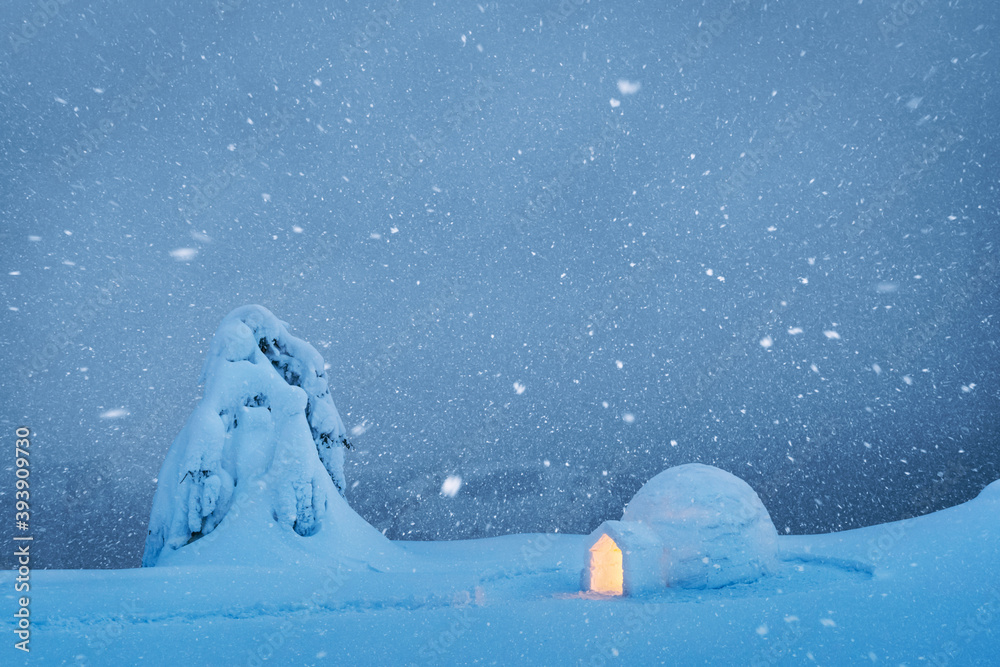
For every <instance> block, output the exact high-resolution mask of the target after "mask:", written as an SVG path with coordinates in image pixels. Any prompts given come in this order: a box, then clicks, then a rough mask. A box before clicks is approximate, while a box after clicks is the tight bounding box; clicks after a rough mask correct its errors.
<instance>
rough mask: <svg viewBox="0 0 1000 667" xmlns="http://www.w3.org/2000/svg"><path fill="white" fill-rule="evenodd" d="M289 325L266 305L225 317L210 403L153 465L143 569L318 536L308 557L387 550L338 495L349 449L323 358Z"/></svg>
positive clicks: (206, 379)
mask: <svg viewBox="0 0 1000 667" xmlns="http://www.w3.org/2000/svg"><path fill="white" fill-rule="evenodd" d="M287 326H288V325H287V324H285V323H284V322H281V321H280V320H278V319H277V318H276V317H275V316H274V315H273V314H271V312H270V311H268V310H267V309H266V308H263V307H261V306H244V307H241V308H237V309H236V310H234V311H233V312H232V313H230V314H229V315H228V316H227V317H226V318H225V319H224V320H223V321H222V324H221V325H220V326H219V329H218V331H217V332H216V334H215V337H214V338H213V340H212V343H211V346H210V348H209V352H208V358H207V360H206V361H205V366H204V369H203V371H202V375H201V381H202V382H203V383H204V384H205V396H204V398H203V399H202V400H201V402H200V403H199V404H198V406H197V407H196V408H195V410H194V412H193V413H192V414H191V416H190V417H189V418H188V421H187V423H186V424H185V425H184V428H183V429H182V430H181V432H180V434H179V435H178V436H177V438H176V439H175V440H174V442H173V444H172V445H171V446H170V449H169V451H168V452H167V456H166V459H165V461H164V463H163V467H162V468H161V469H160V475H159V478H158V480H159V481H158V485H157V489H156V494H155V496H154V498H153V508H152V512H151V514H150V520H149V533H148V535H147V538H146V549H145V553H144V555H143V566H146V567H149V566H154V565H159V564H163V560H164V558H166V557H167V556H168V555H170V554H172V553H173V552H179V551H184V552H186V553H188V554H191V555H196V553H200V552H202V551H208V552H212V553H213V554H214V555H215V556H217V557H220V558H221V559H222V560H225V559H226V554H227V549H235V550H238V551H246V552H247V553H246V555H245V558H247V559H251V560H252V554H253V553H256V554H258V555H262V556H263V555H265V553H266V552H267V549H266V548H264V547H262V546H261V545H262V544H267V545H280V547H281V548H286V547H288V546H289V544H294V543H295V541H296V539H301V538H309V539H314V536H318V535H321V536H322V539H319V540H318V543H316V544H314V545H313V546H312V547H311V548H309V549H306V551H307V552H308V551H311V550H318V551H317V553H320V554H322V553H323V552H324V551H325V552H327V553H328V552H329V551H330V550H331V549H334V550H336V549H337V547H344V548H346V547H347V546H351V547H352V548H354V549H355V550H356V548H357V547H358V546H359V545H358V544H351V543H352V542H358V541H360V542H363V543H364V544H365V546H367V547H372V546H375V547H377V548H379V547H386V546H387V545H388V540H386V539H385V538H384V537H383V536H382V535H381V534H380V533H378V532H377V531H375V529H374V528H372V527H371V526H369V525H368V524H367V523H365V522H364V520H363V519H361V517H359V516H357V514H355V513H354V511H353V510H351V508H350V506H348V504H347V502H346V500H345V499H344V497H343V495H344V472H343V463H344V449H345V448H347V447H349V446H350V445H349V444H348V442H347V438H346V430H345V429H344V424H343V422H342V421H341V418H340V415H339V413H338V412H337V408H336V407H335V406H334V404H333V399H332V398H331V396H330V388H329V385H328V384H327V380H326V376H325V372H324V363H323V358H322V356H320V354H319V353H318V352H317V351H316V349H315V348H313V347H312V346H311V345H309V344H308V343H306V342H305V341H303V340H300V339H298V338H296V337H295V336H292V335H291V334H290V333H288V329H287ZM224 528H226V529H227V530H226V531H223V530H222V529H224ZM217 532H218V533H223V532H224V533H225V537H224V539H220V540H217V539H215V538H217V537H219V535H218V534H216V533H217ZM210 533H212V538H213V539H207V538H206V536H208V535H209V534H210ZM208 543H211V544H210V547H211V548H207V549H206V548H205V547H206V545H207V544H208ZM220 543H221V544H220ZM188 545H190V546H188ZM227 545H228V546H227ZM299 546H301V545H299ZM268 548H269V547H268ZM280 553H281V550H280V549H279V548H275V549H274V551H273V554H272V555H273V556H275V557H278V554H280ZM286 553H288V552H286ZM202 560H204V557H203V558H202ZM264 560H267V557H264Z"/></svg>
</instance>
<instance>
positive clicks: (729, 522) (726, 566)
mask: <svg viewBox="0 0 1000 667" xmlns="http://www.w3.org/2000/svg"><path fill="white" fill-rule="evenodd" d="M777 542H778V533H777V531H776V530H775V528H774V524H773V523H772V522H771V517H770V516H769V515H768V513H767V509H766V508H765V507H764V504H763V503H762V502H761V501H760V498H759V497H757V494H756V493H755V492H754V490H753V489H752V488H750V486H749V485H748V484H747V483H746V482H744V481H743V480H741V479H740V478H739V477H736V476H735V475H731V474H730V473H728V472H726V471H724V470H720V469H719V468H715V467H713V466H708V465H702V464H700V463H689V464H686V465H681V466H676V467H674V468H669V469H667V470H664V471H663V472H661V473H660V474H658V475H657V476H656V477H654V478H653V479H651V480H649V481H648V482H647V483H646V484H645V485H644V486H643V487H642V488H641V489H639V491H638V492H637V493H636V494H635V496H634V497H633V498H632V500H631V501H630V502H629V504H628V506H627V507H626V508H625V513H624V515H623V516H622V518H621V520H620V521H605V522H604V523H602V524H601V525H600V526H598V527H597V530H595V531H594V532H593V533H591V535H590V538H589V539H588V540H587V541H586V543H585V552H584V567H583V572H582V577H581V578H582V582H581V583H582V588H583V590H584V591H589V592H594V593H603V594H606V595H641V594H644V593H650V592H654V591H656V590H658V589H662V588H665V587H674V588H719V587H721V586H726V585H728V584H733V583H739V582H748V581H754V580H756V579H759V578H760V577H762V576H764V575H766V574H768V573H769V572H771V571H773V570H774V567H775V563H776V560H777Z"/></svg>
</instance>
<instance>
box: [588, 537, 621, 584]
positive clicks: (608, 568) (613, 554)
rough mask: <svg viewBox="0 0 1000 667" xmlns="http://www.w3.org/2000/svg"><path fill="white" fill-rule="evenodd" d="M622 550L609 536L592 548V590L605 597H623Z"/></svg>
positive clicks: (598, 541)
mask: <svg viewBox="0 0 1000 667" xmlns="http://www.w3.org/2000/svg"><path fill="white" fill-rule="evenodd" d="M623 580H624V576H623V573H622V550H621V549H619V548H618V545H617V544H615V541H614V540H613V539H611V538H610V537H608V536H607V535H601V539H599V540H597V544H595V545H594V546H592V547H590V590H591V591H593V592H594V593H603V594H604V595H621V594H622V582H623Z"/></svg>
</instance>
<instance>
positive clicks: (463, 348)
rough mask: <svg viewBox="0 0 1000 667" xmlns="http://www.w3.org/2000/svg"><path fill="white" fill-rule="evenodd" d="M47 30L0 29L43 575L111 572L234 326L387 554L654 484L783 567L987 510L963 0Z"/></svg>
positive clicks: (973, 29) (79, 23)
mask: <svg viewBox="0 0 1000 667" xmlns="http://www.w3.org/2000/svg"><path fill="white" fill-rule="evenodd" d="M665 5H667V6H665ZM53 6H58V7H59V11H58V14H56V15H53V16H50V15H49V14H45V12H44V11H43V10H39V9H38V7H39V5H38V4H36V2H35V1H34V0H31V1H28V0H17V1H15V2H10V3H6V4H5V6H4V8H3V9H0V28H2V33H3V40H2V45H0V61H2V63H3V66H2V67H0V157H2V159H0V183H3V186H2V187H0V220H2V227H0V243H2V251H0V253H2V254H0V257H2V264H3V266H2V269H3V271H2V274H0V294H2V298H3V304H2V305H3V309H2V317H3V318H4V327H3V329H4V330H5V331H7V332H8V333H7V335H8V337H9V338H8V340H7V341H6V350H7V352H6V354H4V355H3V358H2V361H0V363H2V368H0V371H2V375H0V387H2V391H3V395H4V397H5V400H4V402H3V407H2V411H0V423H2V424H3V429H4V433H6V434H7V437H8V438H13V437H14V436H13V430H14V428H15V427H16V426H19V425H26V426H28V427H30V428H31V429H32V431H33V432H34V433H35V436H34V437H35V445H34V447H35V449H34V450H33V455H34V456H36V458H35V459H34V461H33V462H34V465H35V467H34V469H33V478H32V479H33V483H34V484H35V489H36V491H35V496H34V498H35V503H36V504H35V505H34V514H35V521H36V526H37V528H38V531H39V537H38V540H39V542H40V545H39V549H38V551H39V559H40V561H41V562H43V563H44V564H45V565H47V566H49V567H132V566H136V565H137V564H138V562H139V558H140V554H141V549H142V543H143V539H144V536H145V531H146V522H147V519H148V513H149V508H150V503H151V500H152V494H153V491H154V489H155V481H154V480H155V478H156V475H157V472H158V470H159V466H160V464H161V462H162V461H163V458H164V455H165V452H166V450H167V448H168V447H169V445H170V442H171V441H172V439H173V437H174V436H175V435H176V434H177V433H178V431H179V430H180V428H181V426H182V425H183V423H184V420H185V419H186V417H187V415H188V414H189V412H190V411H191V409H192V408H193V406H194V405H195V403H196V402H197V399H198V397H199V396H200V390H201V388H200V387H199V385H198V384H197V380H198V375H199V372H200V368H201V364H202V362H203V361H204V357H205V353H206V351H207V349H208V343H209V340H210V338H211V336H212V334H213V333H214V331H215V328H216V327H217V325H218V324H219V322H220V321H221V320H222V318H223V317H224V316H225V315H226V313H228V312H229V311H230V310H231V309H233V308H235V307H237V306H239V305H242V304H246V303H260V304H261V305H264V306H266V307H267V308H269V309H271V310H272V311H273V312H274V313H275V314H276V315H278V316H279V317H280V318H281V319H283V320H285V321H287V322H288V323H289V324H290V326H291V330H292V332H293V333H294V334H295V335H297V336H299V337H301V338H304V339H305V340H307V341H309V342H310V343H312V344H313V345H315V346H316V347H317V349H318V350H319V351H320V352H321V353H322V354H323V356H324V358H325V359H326V361H327V362H328V364H329V365H330V370H329V377H330V380H331V388H332V391H333V395H334V400H335V402H336V404H337V406H338V408H339V410H340V412H341V415H342V416H343V418H344V421H345V423H346V424H347V427H348V429H353V431H354V435H353V436H352V440H353V442H354V446H355V448H354V449H353V450H352V451H350V452H348V457H347V469H346V473H347V478H348V485H349V487H350V491H349V499H350V501H351V503H352V505H353V506H354V507H355V508H356V509H357V510H358V511H359V512H360V513H361V514H362V515H363V516H364V517H365V518H367V519H368V520H369V521H371V522H372V523H373V525H375V526H376V527H378V528H379V529H380V530H383V529H384V530H385V531H386V534H387V535H389V536H390V537H392V538H402V539H406V538H409V539H456V538H468V537H482V536H487V535H496V534H503V533H507V532H529V531H552V530H559V531H561V532H584V531H588V530H590V529H591V528H593V527H594V526H596V525H597V524H598V523H599V522H600V521H601V520H603V519H606V518H617V517H618V516H620V514H621V510H622V507H623V505H624V504H625V503H626V502H627V501H628V499H629V498H630V497H631V495H632V494H633V493H634V492H635V490H636V489H637V488H638V487H639V486H640V485H641V484H642V483H643V482H644V481H645V480H646V479H648V478H650V477H652V476H653V475H654V474H655V473H657V472H659V471H660V470H662V469H663V468H666V467H669V466H671V465H677V464H680V463H686V462H692V461H701V462H704V463H711V464H714V465H718V466H719V467H722V468H724V469H726V470H728V471H730V472H733V473H734V474H736V475H738V476H740V477H742V478H744V479H746V480H747V482H749V483H750V485H751V486H753V487H754V489H756V490H757V492H758V493H759V494H760V496H761V498H762V499H763V501H764V503H765V505H766V506H767V507H768V509H769V510H770V512H771V514H772V517H773V518H774V522H775V524H776V525H777V527H778V529H779V531H782V532H785V531H786V530H787V531H790V532H793V533H808V532H823V531H830V530H838V529H846V528H850V527H856V526H860V525H867V524H871V523H877V522H883V521H889V520H894V519H899V518H902V517H904V516H910V515H913V514H918V513H923V512H926V511H929V510H931V509H936V508H939V507H943V506H947V505H951V504H955V503H957V502H960V501H963V500H965V499H968V498H970V497H972V496H974V495H975V494H976V493H978V491H979V490H980V489H981V488H982V487H983V486H984V485H985V484H987V483H988V482H990V481H992V480H994V479H996V478H998V477H1000V453H998V418H997V414H998V411H997V410H998V403H1000V390H998V386H997V382H998V379H1000V378H998V372H997V360H998V356H1000V355H998V350H997V343H996V341H997V325H998V322H997V318H996V313H997V307H998V298H997V284H998V281H1000V279H998V270H997V269H998V258H997V248H996V244H997V215H998V209H1000V195H998V175H1000V163H998V158H997V150H998V148H1000V134H998V131H997V124H996V120H997V114H996V110H997V109H1000V88H998V80H997V79H998V75H997V72H998V71H1000V68H998V57H1000V52H998V50H997V48H996V47H997V44H998V43H1000V40H998V35H997V33H998V30H1000V6H998V5H997V4H996V3H994V2H988V1H986V0H977V1H975V2H963V3H947V2H929V3H922V4H921V3H914V6H915V10H914V11H913V13H911V14H905V13H900V11H899V10H894V9H893V7H892V3H891V2H889V1H888V0H884V1H873V0H864V1H863V2H820V3H797V2H775V1H768V2H761V1H759V0H752V1H743V0H737V1H736V2H728V1H726V0H711V1H706V2H695V1H689V0H683V1H679V2H673V3H663V2H636V3H616V2H609V1H606V0H591V1H590V2H581V3H578V2H576V1H575V0H567V1H565V2H562V3H560V2H557V1H556V0H552V1H551V2H530V3H528V2H524V3H520V2H519V3H495V2H480V3H476V2H458V1H454V2H436V3H409V2H404V3H397V2H393V1H392V0H386V1H385V2H380V3H373V4H368V5H366V4H364V3H353V2H352V3H344V2H312V1H306V2H300V3H294V4H293V5H292V6H288V3H278V2H273V3H272V2H250V1H249V0H242V1H241V0H223V1H221V2H214V3H213V2H201V3H191V2H179V1H177V0H168V1H166V2H162V3H157V4H156V6H155V7H153V6H147V5H146V4H143V5H136V4H135V3H128V2H97V1H94V2H85V1H84V0H79V1H78V0H67V1H66V2H65V3H64V4H63V3H59V2H58V0H56V2H55V3H53ZM49 11H50V14H51V13H52V9H51V8H50V10H49ZM4 469H6V464H4ZM8 472H10V471H8ZM5 475H6V477H7V479H6V480H5V481H4V482H3V483H2V484H0V495H5V496H6V495H7V494H9V490H10V487H11V484H9V483H8V482H10V480H12V479H13V477H12V476H11V475H9V474H6V473H5ZM452 475H454V476H458V477H461V479H462V486H461V488H460V489H459V491H458V493H457V494H456V495H454V497H448V496H442V495H441V493H440V490H441V485H442V483H443V481H444V480H445V478H446V477H448V476H452ZM934 483H936V486H934V487H929V485H931V484H934ZM927 488H932V489H933V490H932V491H931V492H927V491H926V490H924V491H921V489H927ZM914 498H920V499H921V500H919V501H915V500H914ZM3 525H4V528H3V529H2V531H0V532H3V531H9V528H7V527H6V524H3ZM4 534H6V533H4Z"/></svg>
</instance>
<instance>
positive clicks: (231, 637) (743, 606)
mask: <svg viewBox="0 0 1000 667" xmlns="http://www.w3.org/2000/svg"><path fill="white" fill-rule="evenodd" d="M397 544H399V545H400V546H401V547H402V549H403V552H404V557H403V558H401V559H400V560H399V562H400V564H399V565H398V566H396V567H395V568H389V567H387V568H381V571H376V570H375V569H373V568H371V567H369V566H366V565H360V564H359V563H358V562H351V561H348V562H343V563H341V564H339V567H338V564H335V563H331V565H330V567H329V568H328V569H325V570H324V569H320V570H318V571H317V570H316V569H315V568H314V567H309V568H297V567H296V565H295V563H293V562H289V563H288V566H287V568H285V569H282V570H274V569H262V568H249V567H238V568H223V567H218V566H210V567H156V568H147V569H135V570H119V571H41V572H36V573H33V575H32V581H31V585H32V587H31V593H32V595H33V599H32V612H33V628H34V632H33V635H32V642H31V647H32V651H31V654H30V656H27V659H26V656H24V654H22V653H20V652H19V651H15V650H14V649H13V648H12V645H13V639H12V637H13V633H12V631H11V630H12V624H11V615H10V614H9V613H5V614H4V615H3V618H4V621H3V622H4V624H5V626H6V627H5V628H4V630H5V631H4V633H3V636H4V637H6V638H7V640H6V641H7V646H4V647H3V657H2V660H0V662H2V663H3V664H5V665H7V664H45V665H62V664H67V665H73V664H94V665H97V664H108V665H111V664H120V665H126V664H128V665H143V664H145V665H174V664H176V665H223V664H225V665H256V664H269V665H270V664H280V665H342V664H378V665H394V664H414V663H415V664H454V663H462V664H465V663H479V664H497V663H499V664H523V663H528V664H548V665H552V664H595V665H600V664H622V665H629V664H650V663H667V664H702V663H711V664H761V665H770V664H812V663H815V664H820V665H846V664H887V665H900V664H904V665H927V664H930V665H946V664H947V665H965V664H998V662H1000V482H997V483H994V484H992V485H991V486H989V487H987V489H986V490H984V491H983V493H982V494H980V496H979V497H978V498H976V499H975V500H973V501H970V502H968V503H966V504H964V505H960V506H958V507H953V508H950V509H947V510H944V511H941V512H936V513H934V514H930V515H927V516H924V517H921V518H918V519H912V520H908V521H905V522H897V523H893V524H886V525H882V526H873V527H869V528H865V529H861V530H855V531H849V532H844V533H837V534H829V535H816V536H788V537H782V538H780V547H781V555H782V566H781V572H780V574H778V575H776V576H772V577H769V578H767V579H765V580H762V581H759V582H756V583H753V584H745V585H738V586H731V587H727V588H722V589H717V590H702V591H692V590H687V591H682V590H669V591H665V592H664V593H663V594H662V595H659V596H656V597H653V598H647V599H642V600H639V599H601V598H598V597H594V596H586V595H581V594H580V593H579V592H578V591H579V579H580V568H581V564H582V553H581V550H582V548H583V547H582V545H583V537H581V536H575V535H555V536H547V535H513V536H508V537H501V538H493V539H485V540H473V541H464V542H423V543H397ZM0 587H2V590H3V591H5V597H6V599H7V606H8V609H9V608H11V607H12V606H13V604H15V603H14V600H13V593H12V591H13V574H12V573H10V572H5V573H3V574H2V576H0Z"/></svg>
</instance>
